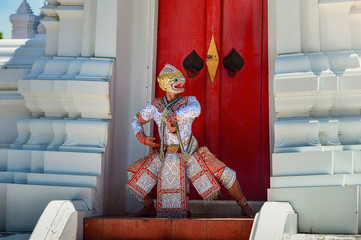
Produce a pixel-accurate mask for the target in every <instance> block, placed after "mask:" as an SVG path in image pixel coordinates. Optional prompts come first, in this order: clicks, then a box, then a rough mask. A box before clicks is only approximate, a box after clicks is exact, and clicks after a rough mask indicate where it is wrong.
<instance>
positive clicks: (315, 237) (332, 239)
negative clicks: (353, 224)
mask: <svg viewBox="0 0 361 240" xmlns="http://www.w3.org/2000/svg"><path fill="white" fill-rule="evenodd" d="M289 240H361V236H360V235H329V234H327V235H326V234H293V235H291V236H290V238H289Z"/></svg>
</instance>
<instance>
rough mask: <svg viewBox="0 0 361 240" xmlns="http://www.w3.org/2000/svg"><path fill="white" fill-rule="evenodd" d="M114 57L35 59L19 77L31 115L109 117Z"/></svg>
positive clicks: (21, 91)
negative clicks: (26, 71) (21, 77)
mask: <svg viewBox="0 0 361 240" xmlns="http://www.w3.org/2000/svg"><path fill="white" fill-rule="evenodd" d="M113 62H114V60H113V59H108V58H106V59H99V58H91V59H89V58H60V57H56V58H52V59H41V60H38V61H36V62H35V63H34V66H33V68H32V70H31V72H30V73H29V74H28V76H26V77H25V78H24V80H20V81H19V92H20V93H21V94H22V95H23V96H24V99H25V102H26V106H27V107H28V108H29V110H30V111H31V112H32V113H33V116H44V115H45V116H47V117H73V118H74V117H75V118H79V117H83V118H97V119H110V118H111V114H110V99H109V82H108V81H109V80H110V77H111V74H112V67H113Z"/></svg>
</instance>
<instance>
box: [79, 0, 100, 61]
mask: <svg viewBox="0 0 361 240" xmlns="http://www.w3.org/2000/svg"><path fill="white" fill-rule="evenodd" d="M96 11H97V0H85V2H84V22H83V45H82V52H81V55H82V56H84V57H91V56H94V53H95V31H96Z"/></svg>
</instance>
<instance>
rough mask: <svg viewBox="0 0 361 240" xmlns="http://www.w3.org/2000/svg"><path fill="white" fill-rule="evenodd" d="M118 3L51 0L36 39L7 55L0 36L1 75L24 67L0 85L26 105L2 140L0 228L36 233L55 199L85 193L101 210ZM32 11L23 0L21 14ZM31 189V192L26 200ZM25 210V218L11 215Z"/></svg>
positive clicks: (80, 196)
mask: <svg viewBox="0 0 361 240" xmlns="http://www.w3.org/2000/svg"><path fill="white" fill-rule="evenodd" d="M109 7H110V8H111V9H113V10H114V9H115V10H114V11H111V12H109V11H108V9H109ZM116 9H117V1H116V0H109V1H95V0H87V1H81V0H79V1H69V0H61V1H60V0H59V1H57V0H47V4H45V5H44V6H43V7H42V8H41V10H42V11H43V12H44V14H45V15H44V14H42V17H43V18H42V19H41V23H42V24H43V26H40V25H39V27H38V31H39V34H38V35H37V36H36V38H35V39H32V40H26V41H25V40H24V41H23V42H20V43H19V44H18V43H17V44H18V45H14V46H13V49H14V50H13V52H14V57H12V56H7V55H6V53H5V52H6V51H4V53H3V56H4V57H2V54H1V53H2V51H1V41H0V64H1V62H3V66H5V67H6V69H1V68H0V74H2V73H1V70H4V71H5V70H6V71H9V70H10V69H9V68H16V67H17V66H22V67H23V68H25V67H26V71H25V70H23V72H22V73H21V74H20V73H19V74H18V75H11V76H9V78H8V80H6V81H11V84H10V85H5V83H4V84H3V85H1V84H2V79H1V78H0V87H1V86H11V87H12V88H13V89H14V90H15V91H17V97H18V98H20V99H21V100H22V104H23V105H22V106H23V109H25V110H26V115H22V116H17V117H16V118H14V119H13V121H12V122H11V123H8V122H7V124H5V125H4V126H8V127H11V129H12V131H14V132H15V135H12V136H11V138H10V137H4V143H3V144H2V142H0V144H2V145H0V203H7V204H6V207H5V209H4V208H2V207H0V231H32V230H33V228H34V226H35V224H36V222H37V220H38V217H39V216H40V215H41V213H42V211H43V210H44V208H45V207H46V205H47V204H48V203H49V202H50V201H52V200H57V199H65V200H66V199H68V200H71V199H83V200H84V202H85V203H86V204H87V206H88V207H89V208H90V215H95V214H97V215H99V214H101V213H102V211H103V200H102V194H103V182H102V181H103V180H102V178H103V175H104V174H103V173H104V167H103V165H104V153H105V152H106V146H107V142H108V125H109V121H110V120H111V112H110V96H109V87H110V80H111V78H112V73H113V65H114V61H115V53H116V51H115V36H116V24H115V23H116V22H117V21H116ZM24 12H26V13H24ZM30 12H31V9H30V7H29V5H28V3H27V2H26V1H25V0H24V1H23V3H22V4H21V6H20V7H19V10H18V14H25V15H26V14H30ZM15 15H16V14H15ZM104 22H111V24H110V27H107V28H106V29H107V31H106V32H104V30H103V29H102V28H97V27H96V26H97V25H98V24H102V23H104ZM44 27H45V29H44ZM45 32H46V35H44V34H45ZM41 34H43V37H41V36H40V35H41ZM44 37H45V39H44ZM26 38H29V37H26ZM103 38H104V39H105V40H102V41H100V42H98V43H97V44H96V43H95V42H92V39H103ZM13 41H20V40H13ZM37 41H38V42H37ZM39 41H41V42H42V43H43V45H42V52H41V53H42V54H40V55H37V54H38V52H37V51H35V50H34V49H37V48H36V47H37V45H36V44H39ZM44 41H46V46H45V50H44ZM25 42H26V44H25V45H28V44H30V43H31V44H33V46H34V48H33V50H34V54H33V56H34V58H36V59H31V60H32V61H30V55H31V54H28V52H27V51H25V52H24V51H23V50H22V49H26V47H25V46H24V47H23V45H24V43H25ZM113 42H114V44H112V43H113ZM14 43H15V42H14ZM102 43H106V44H102ZM17 52H19V54H18V55H17V54H16V53H17ZM25 53H26V54H25ZM44 55H45V56H44ZM15 56H16V57H15ZM0 66H1V65H0ZM5 67H4V68H5ZM5 74H7V73H5ZM10 79H11V80H10ZM0 97H1V88H0ZM25 106H26V108H25ZM0 111H1V98H0ZM2 117H3V115H0V120H1V118H2ZM1 126H2V125H1V124H0V127H1ZM2 138H3V137H2V136H0V140H2ZM1 147H2V148H1ZM30 192H31V193H32V194H31V196H33V197H32V198H26V197H25V196H26V194H28V193H30ZM34 193H35V194H34ZM47 193H49V194H47ZM24 194H25V195H24ZM20 212H21V214H22V216H23V217H22V218H21V219H17V221H13V219H14V217H13V216H15V215H18V214H19V213H20Z"/></svg>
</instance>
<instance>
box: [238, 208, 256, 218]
mask: <svg viewBox="0 0 361 240" xmlns="http://www.w3.org/2000/svg"><path fill="white" fill-rule="evenodd" d="M241 213H242V215H243V216H248V217H251V218H254V216H255V214H254V212H253V210H252V208H251V207H250V206H249V205H247V206H244V207H241Z"/></svg>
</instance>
